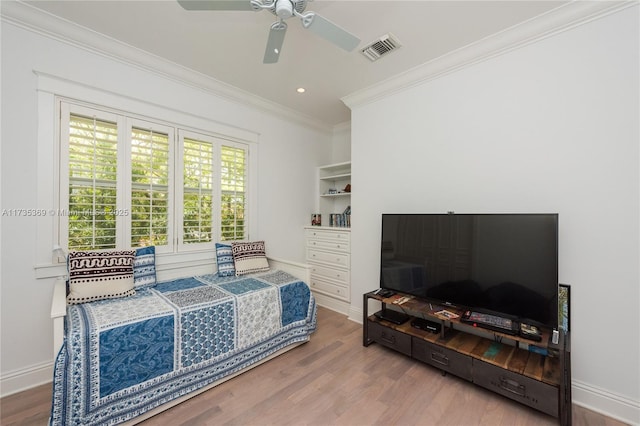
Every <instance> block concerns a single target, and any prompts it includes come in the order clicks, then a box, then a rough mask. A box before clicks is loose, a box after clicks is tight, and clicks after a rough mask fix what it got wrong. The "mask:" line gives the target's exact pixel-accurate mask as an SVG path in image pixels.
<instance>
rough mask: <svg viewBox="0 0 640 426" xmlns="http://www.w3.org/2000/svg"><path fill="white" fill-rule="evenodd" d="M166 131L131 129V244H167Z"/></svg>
mask: <svg viewBox="0 0 640 426" xmlns="http://www.w3.org/2000/svg"><path fill="white" fill-rule="evenodd" d="M169 148H170V147H169V134H168V133H167V132H162V131H154V130H153V129H142V128H137V127H133V128H132V130H131V246H132V247H140V246H152V245H154V246H166V245H167V244H169V235H170V234H169V219H170V215H169V167H170V164H169Z"/></svg>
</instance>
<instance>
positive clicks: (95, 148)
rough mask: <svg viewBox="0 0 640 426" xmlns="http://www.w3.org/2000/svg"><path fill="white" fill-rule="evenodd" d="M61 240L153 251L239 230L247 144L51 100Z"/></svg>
mask: <svg viewBox="0 0 640 426" xmlns="http://www.w3.org/2000/svg"><path fill="white" fill-rule="evenodd" d="M60 129H61V151H60V152H61V172H60V175H61V191H60V193H61V194H60V206H61V210H62V211H63V212H64V214H62V215H61V216H60V239H61V244H62V245H63V246H66V247H67V248H68V249H70V250H91V249H109V248H128V247H141V246H147V245H155V246H156V250H157V252H159V253H162V252H165V253H166V252H177V251H193V250H202V249H209V248H213V247H214V242H215V241H223V240H243V239H245V238H246V237H247V228H246V224H245V214H246V208H247V159H248V145H247V144H243V143H239V142H236V141H229V140H225V139H221V138H218V137H215V136H213V135H207V134H201V133H194V132H191V131H189V130H188V129H182V128H180V127H179V126H176V125H172V124H170V123H159V122H156V121H153V120H148V119H144V120H143V119H140V118H138V117H134V116H130V115H127V114H124V113H120V112H117V111H108V110H100V109H95V108H88V107H85V106H82V105H76V104H72V103H66V102H63V103H62V104H61V125H60Z"/></svg>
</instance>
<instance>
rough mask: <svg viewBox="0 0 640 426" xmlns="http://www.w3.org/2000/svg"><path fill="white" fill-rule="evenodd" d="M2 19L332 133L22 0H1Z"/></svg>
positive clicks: (307, 118) (314, 121)
mask: <svg viewBox="0 0 640 426" xmlns="http://www.w3.org/2000/svg"><path fill="white" fill-rule="evenodd" d="M0 17H1V18H2V22H7V23H11V24H14V25H16V26H18V27H21V28H23V29H26V30H28V31H31V32H34V33H37V34H40V35H42V36H44V37H47V38H50V39H53V40H56V41H59V42H62V43H65V44H67V45H70V46H73V47H76V48H79V49H82V50H85V51H89V52H91V53H93V54H98V55H101V56H104V57H107V58H109V59H112V60H116V61H118V62H121V63H124V64H127V65H129V66H134V67H136V68H138V69H142V70H144V71H147V72H151V73H154V74H156V75H159V76H162V77H164V78H167V79H169V80H173V81H175V82H178V83H180V84H183V85H187V86H191V87H194V88H196V89H199V90H202V91H205V92H208V93H211V94H213V95H215V96H218V97H221V98H224V99H226V100H229V101H232V102H236V103H239V104H241V105H243V106H250V107H253V108H256V109H258V110H261V111H263V112H267V113H269V114H273V115H274V116H277V117H278V118H280V119H282V118H284V119H286V120H287V121H290V122H296V123H297V124H300V125H303V126H305V127H310V128H312V129H314V130H317V131H321V132H323V133H327V134H331V132H332V126H331V125H329V124H327V123H324V122H322V121H319V120H317V119H315V118H313V117H310V116H307V115H302V114H300V112H299V111H296V110H293V109H291V108H288V107H285V106H283V105H280V104H278V103H275V102H272V101H269V100H267V99H264V98H262V97H259V96H257V95H254V94H252V93H250V92H247V91H244V90H242V89H239V88H237V87H235V86H231V85H229V84H226V83H223V82H221V81H219V80H216V79H214V78H212V77H209V76H206V75H204V74H202V73H199V72H197V71H194V70H192V69H189V68H186V67H184V66H182V65H180V64H177V63H175V62H171V61H168V60H166V59H163V58H161V57H159V56H157V55H154V54H151V53H149V52H147V51H144V50H142V49H138V48H136V47H133V46H131V45H128V44H126V43H123V42H121V41H118V40H116V39H114V38H112V37H108V36H106V35H104V34H101V33H98V32H96V31H93V30H90V29H88V28H85V27H83V26H81V25H78V24H76V23H74V22H71V21H68V20H66V19H63V18H60V17H58V16H55V15H52V14H50V13H48V12H45V11H43V10H41V9H38V8H36V7H33V6H31V5H28V4H25V3H23V2H22V1H19V0H1V1H0Z"/></svg>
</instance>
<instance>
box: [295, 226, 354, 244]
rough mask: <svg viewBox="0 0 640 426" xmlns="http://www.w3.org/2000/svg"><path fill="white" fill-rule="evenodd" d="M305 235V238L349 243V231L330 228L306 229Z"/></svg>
mask: <svg viewBox="0 0 640 426" xmlns="http://www.w3.org/2000/svg"><path fill="white" fill-rule="evenodd" d="M305 235H306V237H307V239H313V240H327V241H334V242H340V241H342V242H346V243H349V240H350V236H351V233H350V232H349V231H345V230H335V231H334V230H331V229H306V230H305Z"/></svg>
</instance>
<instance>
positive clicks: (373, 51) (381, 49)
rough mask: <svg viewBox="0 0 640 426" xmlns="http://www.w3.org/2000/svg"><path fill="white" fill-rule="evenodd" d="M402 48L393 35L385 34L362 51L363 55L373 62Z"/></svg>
mask: <svg viewBox="0 0 640 426" xmlns="http://www.w3.org/2000/svg"><path fill="white" fill-rule="evenodd" d="M400 46H402V45H401V44H400V42H399V41H398V39H397V38H395V36H394V35H393V34H391V33H389V34H385V35H383V36H382V37H380V38H379V39H378V40H376V41H374V42H373V43H371V44H369V45H368V46H367V47H365V48H364V49H362V54H363V55H364V56H366V57H367V58H369V60H370V61H371V62H373V61H377V60H378V59H380V58H381V57H383V56H384V55H387V54H389V53H391V52H393V51H394V50H396V49H397V48H399V47H400Z"/></svg>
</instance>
